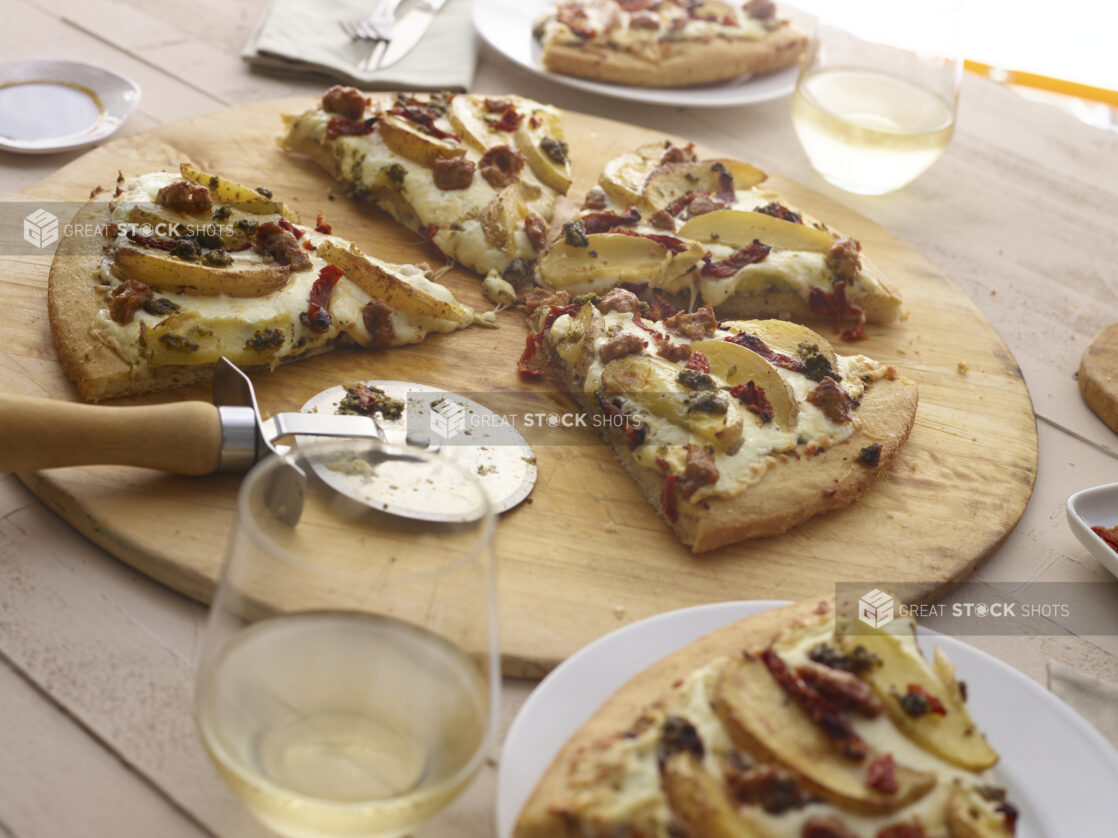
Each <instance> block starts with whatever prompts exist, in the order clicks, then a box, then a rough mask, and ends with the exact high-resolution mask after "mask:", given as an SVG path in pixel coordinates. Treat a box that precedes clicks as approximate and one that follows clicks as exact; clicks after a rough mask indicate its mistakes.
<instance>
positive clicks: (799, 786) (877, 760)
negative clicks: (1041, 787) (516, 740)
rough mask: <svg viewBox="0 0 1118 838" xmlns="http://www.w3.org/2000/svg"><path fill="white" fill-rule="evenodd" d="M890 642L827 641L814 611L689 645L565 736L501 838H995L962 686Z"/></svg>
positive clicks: (1004, 822) (830, 623) (842, 637)
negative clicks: (626, 837)
mask: <svg viewBox="0 0 1118 838" xmlns="http://www.w3.org/2000/svg"><path fill="white" fill-rule="evenodd" d="M892 630H893V631H894V632H895V633H890V634H883V633H878V632H872V631H870V630H869V629H865V633H862V632H860V631H856V630H847V628H846V627H843V628H840V629H836V620H835V617H834V614H833V612H832V609H831V606H830V604H829V603H826V602H822V603H798V604H796V605H793V606H788V607H786V608H781V609H778V610H775V611H769V612H765V613H762V614H757V615H755V616H752V617H748V618H746V619H744V620H741V621H738V622H736V623H733V624H731V625H729V626H726V627H724V628H721V629H719V630H717V631H715V632H713V633H712V634H709V635H706V636H704V637H701V638H699V639H698V640H696V641H694V642H693V643H691V644H689V645H687V646H685V647H684V648H682V649H680V650H679V651H677V652H675V653H673V654H671V655H669V656H668V657H666V658H664V659H662V660H660V661H659V662H657V663H655V664H653V665H652V666H651V667H649V668H648V669H646V670H645V671H644V672H642V673H640V674H639V675H637V676H636V677H635V678H633V679H632V680H631V681H629V682H628V683H627V684H625V685H624V686H623V687H621V689H619V690H618V691H617V692H616V693H614V695H613V696H612V697H611V698H610V699H609V700H608V701H607V702H606V703H605V704H604V705H603V706H602V707H601V708H600V709H599V710H598V711H597V712H596V713H595V714H594V715H593V716H592V717H591V718H590V719H589V721H587V722H586V724H585V725H583V726H582V728H581V729H579V730H578V731H577V732H576V733H575V734H574V736H573V737H572V738H571V739H570V740H569V741H568V743H567V744H566V745H565V746H564V747H563V749H562V750H561V751H560V753H559V755H558V757H557V758H556V759H555V761H554V762H553V763H552V764H551V766H550V768H549V769H548V770H547V772H546V773H545V774H544V776H543V778H542V780H541V781H540V783H539V785H538V786H537V787H536V790H535V792H534V794H533V795H532V796H531V798H530V799H529V800H528V802H527V805H526V806H525V807H524V809H523V810H522V812H521V814H520V817H519V820H518V821H517V824H516V826H515V828H514V830H513V838H570V836H576V835H577V836H593V838H607V837H608V836H617V835H632V836H636V835H640V836H644V838H1009V836H1012V835H1013V834H1014V829H1015V826H1016V822H1017V817H1018V814H1017V809H1016V808H1015V807H1014V806H1013V804H1012V803H1010V802H1009V801H1008V799H1007V794H1006V789H1005V788H1004V787H1003V786H1001V785H999V783H998V780H997V777H996V775H995V773H994V771H993V770H992V769H993V767H994V765H995V764H996V762H997V761H998V755H997V753H996V752H995V751H994V750H993V748H991V747H990V745H989V744H988V743H987V741H986V739H985V738H984V737H983V735H982V734H981V733H980V732H979V730H978V728H977V725H976V723H975V720H974V719H973V718H972V716H971V714H970V712H969V710H968V709H967V705H966V693H965V691H964V689H963V685H962V683H961V682H959V681H958V680H957V679H956V677H955V674H954V669H953V667H952V666H951V664H950V662H949V661H948V660H947V658H946V657H945V656H944V655H943V653H942V652H941V651H938V650H937V652H936V655H935V659H934V661H933V662H931V663H929V662H928V661H926V660H925V659H924V657H923V656H922V655H921V653H920V650H919V647H918V645H917V644H916V640H915V626H914V625H913V624H912V623H911V622H910V621H904V620H898V621H896V623H895V624H894V625H893V626H892Z"/></svg>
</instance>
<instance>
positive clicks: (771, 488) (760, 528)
mask: <svg viewBox="0 0 1118 838" xmlns="http://www.w3.org/2000/svg"><path fill="white" fill-rule="evenodd" d="M560 375H561V377H562V378H563V380H564V384H565V386H566V387H567V389H568V391H569V392H570V393H571V394H572V396H573V397H574V398H575V401H576V402H578V403H579V406H580V407H581V408H582V409H583V410H585V411H588V412H594V413H598V412H600V409H599V407H598V405H597V404H596V403H595V402H594V400H593V399H592V398H591V397H590V396H589V395H588V394H586V393H584V392H583V391H582V388H581V387H580V386H579V385H578V383H577V382H576V381H575V380H574V379H573V378H571V377H570V376H569V374H567V372H566V371H565V370H563V371H561V373H560ZM917 400H918V397H917V389H916V385H915V384H913V383H912V382H911V381H909V380H908V379H905V378H903V377H897V378H896V379H894V380H892V381H890V380H888V379H881V380H879V381H875V382H873V384H871V385H870V386H869V387H867V389H866V394H865V396H864V397H863V399H862V403H861V405H860V406H859V407H858V409H857V410H856V411H855V414H854V416H855V419H854V421H856V422H858V423H859V427H858V429H857V430H855V432H854V434H853V435H852V436H850V437H849V438H847V439H846V440H845V441H843V442H841V443H839V444H837V445H835V446H833V447H831V448H828V449H826V450H825V451H823V453H821V454H818V455H817V456H815V457H810V458H809V457H806V456H804V455H803V454H801V455H800V458H799V459H795V458H791V457H789V459H788V461H787V462H778V463H777V464H776V465H774V466H773V467H772V468H771V469H770V470H769V471H768V472H767V473H766V474H765V476H764V477H763V478H761V480H760V482H758V483H755V484H753V485H752V486H750V487H748V488H747V489H745V490H744V491H742V492H741V493H739V494H737V495H734V496H732V497H715V498H709V499H707V500H704V501H700V502H698V503H692V502H690V501H689V500H687V499H685V498H683V497H680V498H679V515H678V517H677V519H676V521H674V522H673V521H670V520H668V518H667V516H666V515H665V514H664V511H663V504H662V494H663V490H664V477H663V476H662V475H661V474H660V472H659V471H657V470H656V469H653V468H649V467H647V466H644V465H641V464H640V463H638V462H637V460H636V458H635V457H634V456H633V454H632V452H631V451H630V450H629V447H628V445H627V444H626V442H625V437H624V433H623V432H622V431H621V430H618V429H616V428H614V427H612V426H610V425H609V424H608V423H595V425H597V427H598V428H599V431H600V433H601V434H602V435H603V436H604V438H605V439H606V441H607V442H608V443H609V445H610V447H611V448H612V449H613V453H614V455H615V456H616V457H617V459H618V460H619V461H620V462H621V464H622V465H623V466H624V467H625V470H626V471H628V472H629V476H630V477H632V479H633V481H634V482H635V483H636V484H637V486H638V487H639V488H640V490H641V492H642V493H643V494H644V496H645V498H646V499H647V500H648V502H649V504H651V506H652V507H653V509H655V510H656V514H657V515H659V516H660V518H661V519H663V520H664V522H665V523H667V524H668V526H670V527H671V528H672V530H673V531H674V532H675V534H676V537H677V538H679V540H680V541H682V542H683V543H684V544H686V545H688V546H689V547H690V548H691V550H692V552H694V553H702V552H705V551H708V550H713V549H715V548H717V547H723V546H725V545H727V544H732V543H734V542H737V541H742V540H744V539H747V538H758V537H761V536H767V535H777V534H779V533H782V532H786V531H787V530H789V529H791V528H792V527H794V526H796V525H797V524H801V523H803V522H804V521H806V520H808V519H809V518H812V517H814V516H816V515H820V514H822V513H824V512H829V511H831V510H833V509H841V508H843V507H845V506H849V505H850V504H851V503H853V502H854V500H855V499H856V498H857V497H858V495H860V494H861V493H862V492H863V491H864V490H865V489H866V488H867V487H868V486H869V485H870V484H871V483H873V481H874V480H875V479H876V478H877V477H878V475H883V474H885V473H886V472H887V471H888V470H889V466H890V464H891V463H892V461H893V458H894V456H895V455H896V452H897V451H898V450H899V449H900V447H901V446H902V445H903V444H904V442H905V440H907V439H908V434H909V432H910V431H911V430H912V425H913V422H914V421H915V418H916V407H917ZM873 443H878V444H879V445H881V454H880V459H879V460H878V464H877V466H875V467H873V468H870V467H868V466H864V465H862V464H861V463H859V462H858V453H859V452H860V451H861V450H862V448H864V447H865V446H867V445H871V444H873Z"/></svg>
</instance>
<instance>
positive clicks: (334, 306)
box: [92, 172, 462, 365]
mask: <svg viewBox="0 0 1118 838" xmlns="http://www.w3.org/2000/svg"><path fill="white" fill-rule="evenodd" d="M182 179H183V178H182V176H181V175H178V174H173V173H170V172H153V173H150V174H146V175H142V176H140V177H137V178H134V179H133V180H131V181H129V182H128V183H126V184H125V185H124V186H123V190H124V191H123V192H122V194H121V195H119V196H118V197H117V199H116V201H115V203H114V206H113V210H112V214H111V218H112V220H113V221H114V222H117V223H123V222H127V221H129V214H130V212H131V210H132V209H133V207H134V206H135V205H146V206H147V208H148V212H149V213H151V212H160V211H162V207H158V206H156V205H155V197H156V194H157V193H158V192H159V190H160V189H161V188H162V187H164V186H167V185H169V184H171V183H174V182H176V181H179V180H182ZM260 220H261V221H266V220H270V219H269V218H266V217H263V216H261V217H260ZM203 223H209V222H208V220H204V222H203ZM214 223H216V222H214ZM303 240H309V241H310V242H311V243H312V244H314V245H315V246H317V245H318V244H321V243H322V242H323V241H327V240H329V241H331V242H333V243H334V244H336V245H339V246H341V247H344V248H348V247H349V243H348V242H347V241H345V240H344V239H341V238H339V237H337V236H327V235H323V234H321V233H318V232H315V230H314V229H312V228H306V229H305V230H304V235H303V238H302V239H301V240H300V242H302V241H303ZM127 241H128V239H127V231H126V230H125V229H120V231H119V232H118V233H117V237H116V239H115V241H114V245H115V244H121V243H126V242H127ZM160 255H166V254H160ZM307 255H308V256H309V257H310V260H311V267H310V268H309V269H308V270H304V271H299V272H297V273H296V272H292V273H291V274H290V275H289V278H288V281H287V284H286V285H285V286H284V287H283V288H281V289H280V290H278V291H276V292H274V293H272V294H268V295H266V296H262V297H230V296H226V295H223V294H219V295H213V296H205V295H188V294H179V293H169V292H165V291H156V292H155V295H156V298H157V299H166V300H169V301H170V302H172V303H174V304H175V305H176V306H178V311H176V312H174V313H172V314H150V313H148V312H146V311H144V310H143V309H140V310H138V311H136V313H135V315H134V316H133V318H132V321H131V322H129V323H117V322H116V321H115V320H113V319H112V317H111V316H110V314H109V310H108V298H109V295H110V293H111V292H112V291H113V290H114V289H115V288H117V287H118V286H119V285H120V284H121V282H123V280H124V279H125V277H119V276H117V275H116V273H114V266H113V264H112V261H111V259H110V258H109V257H106V258H105V259H104V260H103V261H102V263H101V268H100V271H99V279H100V281H101V283H102V284H101V285H100V286H98V288H99V290H100V291H101V293H102V294H103V296H104V299H105V307H104V308H102V309H100V310H99V311H98V312H97V314H96V316H95V317H94V322H93V327H92V328H93V334H94V335H95V336H96V337H97V338H98V339H99V340H101V341H103V342H105V343H106V344H108V345H109V346H110V347H111V348H112V349H114V350H115V351H116V352H117V353H118V354H119V355H120V357H121V358H123V359H124V360H125V361H128V362H129V363H131V364H137V363H140V362H141V361H145V360H146V361H147V362H148V363H151V364H154V365H158V364H161V363H165V364H166V363H169V364H194V363H197V364H202V363H212V362H213V361H216V360H217V359H218V358H220V357H221V356H222V355H227V356H229V357H231V358H234V359H241V360H244V361H246V362H252V361H254V360H256V362H262V363H267V362H272V363H275V362H276V361H279V360H281V359H282V358H285V357H289V356H294V355H300V354H303V353H305V352H309V351H312V350H314V349H316V348H320V347H323V346H325V345H326V344H327V343H328V342H330V341H332V340H335V339H337V338H338V337H339V336H340V335H342V334H345V335H348V336H349V337H350V338H352V339H353V340H354V341H356V342H357V343H359V344H362V345H368V344H369V343H370V342H371V340H372V336H371V335H370V334H369V332H368V329H367V328H366V326H365V322H364V317H363V313H362V309H363V308H364V306H365V305H366V304H367V303H369V302H370V300H371V299H372V298H371V297H370V296H369V295H368V294H367V293H365V291H363V290H362V289H361V288H360V287H358V286H357V285H356V284H355V283H353V282H352V281H350V280H349V279H348V278H346V277H345V276H343V277H342V278H341V279H340V280H339V281H338V283H337V285H336V286H335V287H334V291H333V293H332V295H331V297H330V304H329V311H330V314H331V317H332V320H331V323H330V326H329V328H328V329H327V330H326V331H324V332H315V331H313V330H311V329H310V328H309V327H308V326H307V325H306V324H305V323H303V322H302V320H301V319H300V314H302V313H303V312H305V311H306V310H307V306H308V303H309V297H310V293H311V288H312V287H313V285H314V283H315V281H316V280H317V279H318V275H319V271H321V270H322V268H324V267H326V264H327V263H326V261H325V260H323V259H322V258H321V257H319V256H318V255H317V254H316V253H315V252H314V251H308V252H307ZM230 256H232V258H233V263H232V264H231V265H229V266H228V267H226V268H220V269H217V270H230V269H235V268H236V267H238V266H245V265H252V264H262V263H264V261H265V259H264V257H263V256H261V255H260V254H257V253H255V252H254V251H252V250H251V249H249V250H243V251H239V252H236V253H231V254H230ZM369 259H370V261H371V262H374V263H375V264H377V265H378V266H379V267H380V268H382V269H383V270H385V271H387V272H389V273H391V274H393V275H394V276H396V277H397V278H399V279H401V280H403V281H404V282H407V283H408V284H409V285H411V286H413V287H414V288H417V289H419V290H421V291H424V292H426V293H428V294H430V295H431V296H433V297H436V298H438V299H439V300H442V301H443V302H447V303H451V304H453V305H458V303H457V301H456V300H455V298H454V295H453V294H452V293H451V292H450V291H449V290H448V289H447V288H444V287H443V286H441V285H439V284H437V283H435V282H432V281H431V280H430V279H428V278H427V276H426V274H425V272H424V271H423V270H422V269H421V268H418V267H415V266H413V265H393V264H388V263H385V262H381V261H380V260H377V259H373V258H372V257H369ZM389 317H390V319H391V321H392V328H393V333H394V334H393V339H392V345H393V346H402V345H404V344H410V343H418V342H419V341H421V340H423V338H424V336H425V335H426V334H427V333H428V332H444V333H445V332H452V331H454V330H456V329H459V328H461V327H462V325H461V324H459V323H455V322H452V321H449V320H434V319H427V318H419V317H413V316H409V315H407V314H404V313H403V312H400V311H393V312H392V313H391V314H390V315H389ZM171 324H174V329H173V332H171V334H174V335H176V336H178V337H181V338H184V339H185V340H186V341H189V342H190V343H193V344H196V345H197V348H195V349H193V350H189V351H187V350H178V351H176V350H175V349H174V348H173V347H171V346H170V345H167V344H165V343H156V342H155V341H154V340H151V341H149V340H148V339H147V338H148V337H149V336H150V335H152V334H153V333H160V334H162V333H164V332H163V331H162V330H161V329H160V327H161V326H162V327H164V328H166V326H167V325H171ZM271 329H280V330H281V331H282V332H283V342H282V344H280V345H279V346H278V347H276V348H274V351H273V349H271V348H269V349H268V351H267V352H265V353H262V354H261V355H260V357H259V359H254V358H253V357H245V356H246V347H247V345H248V343H249V342H250V341H251V340H253V338H254V336H256V335H258V334H259V333H260V332H261V330H271ZM250 354H251V353H250Z"/></svg>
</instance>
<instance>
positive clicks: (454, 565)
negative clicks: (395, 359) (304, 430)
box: [195, 440, 499, 838]
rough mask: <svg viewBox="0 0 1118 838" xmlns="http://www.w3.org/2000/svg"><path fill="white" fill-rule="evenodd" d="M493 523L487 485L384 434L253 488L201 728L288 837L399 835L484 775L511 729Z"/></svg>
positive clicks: (216, 630)
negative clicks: (504, 715) (501, 726)
mask: <svg viewBox="0 0 1118 838" xmlns="http://www.w3.org/2000/svg"><path fill="white" fill-rule="evenodd" d="M493 526H494V525H493V515H492V512H491V510H490V507H489V502H488V499H487V497H486V494H485V491H484V489H483V488H482V486H481V485H480V484H479V482H478V480H477V478H476V477H475V476H473V475H471V474H469V473H467V472H466V471H464V470H462V469H461V468H459V467H458V466H456V465H454V464H453V463H451V462H449V461H448V460H447V458H445V457H440V456H439V455H438V454H436V453H429V452H427V451H424V450H418V449H415V448H410V447H405V448H396V447H393V446H389V445H386V444H383V443H380V442H378V441H375V440H373V441H370V440H362V441H355V440H347V441H344V442H332V443H314V444H308V445H303V444H300V445H298V446H297V447H296V448H295V449H294V450H293V451H292V453H290V454H288V455H287V456H286V457H279V456H272V457H271V458H269V459H268V460H266V461H264V462H262V463H261V464H259V465H257V466H256V467H255V468H254V469H253V470H252V472H250V473H249V475H248V476H247V477H246V478H245V481H244V483H243V484H242V486H241V490H240V496H239V499H238V516H237V522H236V525H235V528H234V531H233V534H232V536H231V539H230V545H229V552H228V556H227V558H226V562H225V566H224V568H223V570H222V574H221V579H220V581H219V584H218V588H217V592H216V594H215V597H214V601H213V606H212V608H211V610H210V614H209V617H208V620H207V623H206V630H205V636H204V641H203V643H202V648H201V651H200V656H199V662H198V676H197V685H196V700H195V719H196V722H197V726H198V730H199V733H200V735H201V739H202V742H203V744H204V745H205V748H206V750H207V751H208V753H209V755H210V757H211V758H212V760H213V762H214V764H215V765H216V766H217V769H218V771H219V772H220V773H221V775H222V777H223V778H224V779H225V780H226V781H227V782H228V784H229V785H230V786H231V787H232V789H233V790H234V791H235V792H236V793H237V794H238V795H239V796H240V797H241V798H242V800H243V801H244V802H245V803H246V804H247V806H248V808H249V810H250V811H251V812H252V813H253V814H254V815H255V816H256V817H257V818H258V819H260V820H261V821H263V822H264V823H265V824H266V825H267V826H269V827H270V828H271V829H273V830H274V831H275V832H277V833H279V834H280V835H284V836H292V838H326V837H327V836H340V835H345V836H389V835H399V834H402V833H404V832H406V831H408V830H410V829H411V828H412V827H414V826H416V825H417V824H419V823H421V822H422V821H424V820H427V819H428V818H430V817H431V816H433V815H434V814H435V813H436V812H437V811H438V810H440V809H441V808H442V807H443V806H445V805H446V804H447V803H449V802H450V801H451V800H452V799H454V797H456V796H457V795H458V794H459V793H460V792H461V791H462V790H463V789H464V788H465V787H466V785H467V784H468V783H469V781H470V780H471V778H472V777H473V776H474V774H475V772H476V770H477V769H478V767H479V766H480V764H481V763H482V762H483V761H484V759H485V757H486V756H487V752H488V750H489V748H490V747H491V744H492V740H493V735H494V730H495V713H496V701H497V698H496V697H497V688H498V677H499V659H498V653H497V625H496V599H495V598H496V591H495V572H494V559H493V551H492V541H493Z"/></svg>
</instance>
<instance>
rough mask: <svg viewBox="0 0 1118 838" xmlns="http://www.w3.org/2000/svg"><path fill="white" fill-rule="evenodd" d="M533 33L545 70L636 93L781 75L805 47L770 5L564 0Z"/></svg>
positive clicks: (760, 0) (760, 1)
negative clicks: (645, 89)
mask: <svg viewBox="0 0 1118 838" xmlns="http://www.w3.org/2000/svg"><path fill="white" fill-rule="evenodd" d="M535 34H536V37H538V38H539V40H540V43H541V46H542V50H543V51H542V53H541V55H540V60H541V62H542V63H543V65H544V67H546V68H547V69H548V70H551V71H552V72H554V73H566V74H568V75H572V76H581V77H582V78H588V79H593V80H595V81H603V82H610V83H613V84H625V85H632V86H637V87H687V86H690V85H698V84H710V83H712V82H718V81H725V80H727V79H732V78H736V77H738V76H742V75H746V74H751V73H764V72H768V71H770V70H779V69H781V68H784V67H790V66H792V65H794V64H795V63H796V62H797V61H799V59H800V56H801V55H803V53H804V50H805V49H806V48H807V43H808V39H807V36H805V35H804V34H803V33H802V32H800V31H799V30H798V29H796V28H795V27H794V26H792V25H791V24H790V23H789V22H788V21H787V20H785V19H782V18H780V17H778V16H777V11H776V5H775V4H774V3H772V2H771V0H749V2H747V3H745V4H744V5H742V4H739V3H726V2H722V0H657V2H652V0H560V2H559V4H558V6H557V8H556V9H555V13H554V14H553V15H551V16H549V17H548V18H547V19H545V20H544V21H543V23H542V24H541V25H540V26H539V27H537V29H536V32H535Z"/></svg>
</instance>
